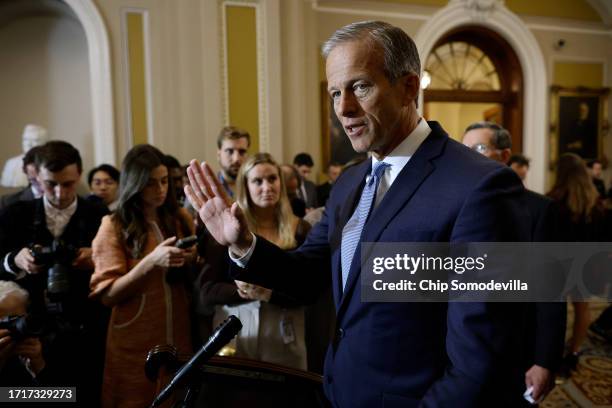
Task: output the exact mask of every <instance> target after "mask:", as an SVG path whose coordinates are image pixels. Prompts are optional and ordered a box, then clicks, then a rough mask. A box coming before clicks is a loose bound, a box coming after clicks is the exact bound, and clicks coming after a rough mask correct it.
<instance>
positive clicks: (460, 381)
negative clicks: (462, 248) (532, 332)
mask: <svg viewBox="0 0 612 408" xmlns="http://www.w3.org/2000/svg"><path fill="white" fill-rule="evenodd" d="M522 191H523V187H522V184H521V183H520V181H519V180H518V178H517V177H516V175H514V174H512V173H511V170H509V169H507V168H499V169H496V170H495V171H493V172H492V173H489V175H488V176H487V177H485V178H484V180H483V181H481V183H480V184H479V185H478V186H477V187H476V188H475V190H474V191H472V193H470V194H469V196H468V198H467V199H466V202H465V204H464V205H463V207H462V209H461V210H460V213H459V215H458V217H457V220H456V223H455V226H454V228H453V231H452V235H451V242H489V241H491V242H493V241H509V242H514V241H529V240H530V225H531V223H530V222H525V221H526V220H529V218H528V217H529V214H528V212H527V209H526V208H525V207H524V205H523V204H522V201H521V200H520V199H519V197H520V196H521V194H522ZM525 217H527V218H525ZM524 316H525V307H524V305H523V304H519V303H485V302H471V303H469V302H450V303H449V304H448V313H447V336H446V352H447V356H448V365H447V367H446V369H445V372H444V375H443V376H442V377H441V378H440V379H438V380H437V381H436V382H434V383H433V385H432V386H431V387H430V388H429V390H428V391H427V393H426V394H425V396H424V398H423V400H422V401H421V405H420V406H421V407H474V406H487V404H492V405H491V406H495V401H499V400H500V399H501V400H505V401H508V398H510V400H511V401H512V400H514V399H520V398H521V387H523V388H524V384H522V380H523V378H524V373H523V372H522V368H523V367H522V364H521V363H520V361H521V358H522V354H521V350H522V339H521V336H522V332H523V326H522V325H523V324H524Z"/></svg>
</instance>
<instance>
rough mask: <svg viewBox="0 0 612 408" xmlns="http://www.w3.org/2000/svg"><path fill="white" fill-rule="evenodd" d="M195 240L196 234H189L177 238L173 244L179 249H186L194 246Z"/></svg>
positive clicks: (196, 238)
mask: <svg viewBox="0 0 612 408" xmlns="http://www.w3.org/2000/svg"><path fill="white" fill-rule="evenodd" d="M197 241H198V237H197V236H196V235H191V236H189V237H185V238H181V239H179V240H178V241H176V244H174V246H175V247H177V248H181V249H187V248H190V247H192V246H194V245H195V244H196V242H197Z"/></svg>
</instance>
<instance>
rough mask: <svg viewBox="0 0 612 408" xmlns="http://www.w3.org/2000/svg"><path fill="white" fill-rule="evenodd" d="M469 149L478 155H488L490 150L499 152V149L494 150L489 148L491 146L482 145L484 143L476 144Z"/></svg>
mask: <svg viewBox="0 0 612 408" xmlns="http://www.w3.org/2000/svg"><path fill="white" fill-rule="evenodd" d="M471 148H472V150H475V151H477V152H478V153H480V154H485V153H488V152H489V151H491V150H500V149H495V148H493V147H491V146H489V145H487V144H484V143H476V144H475V145H473V146H472V147H471Z"/></svg>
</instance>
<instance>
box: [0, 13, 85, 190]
mask: <svg viewBox="0 0 612 408" xmlns="http://www.w3.org/2000/svg"><path fill="white" fill-rule="evenodd" d="M16 39H18V40H16ZM0 89H1V90H2V92H0V123H2V130H1V133H0V135H1V136H0V165H1V166H4V162H5V161H6V159H8V158H10V157H13V156H16V155H19V154H21V153H22V147H21V140H22V138H21V134H22V132H23V128H24V126H25V125H26V124H28V123H35V124H39V125H41V126H44V127H45V128H47V130H48V132H49V137H50V138H52V139H61V140H66V141H68V142H70V143H72V144H73V145H74V146H75V147H77V148H78V149H79V151H80V152H81V156H82V158H83V164H84V167H85V168H87V167H88V166H92V164H93V139H92V122H91V109H90V103H89V101H90V91H89V65H88V60H87V43H86V40H85V33H84V31H83V28H82V27H81V25H80V23H79V22H78V21H77V20H75V19H74V18H73V17H72V16H70V15H68V14H66V15H59V14H53V15H44V14H42V15H23V16H21V17H19V18H17V19H14V20H11V21H4V22H3V24H1V25H0ZM3 191H4V190H3Z"/></svg>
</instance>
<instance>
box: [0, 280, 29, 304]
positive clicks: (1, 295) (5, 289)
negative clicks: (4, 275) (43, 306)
mask: <svg viewBox="0 0 612 408" xmlns="http://www.w3.org/2000/svg"><path fill="white" fill-rule="evenodd" d="M11 294H12V295H13V296H16V297H18V298H21V299H22V300H23V302H24V303H27V302H28V297H29V296H28V292H27V291H26V290H25V289H23V288H22V287H21V286H19V285H18V284H16V283H15V282H13V281H0V302H2V301H4V299H6V298H7V297H8V296H9V295H11Z"/></svg>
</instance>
